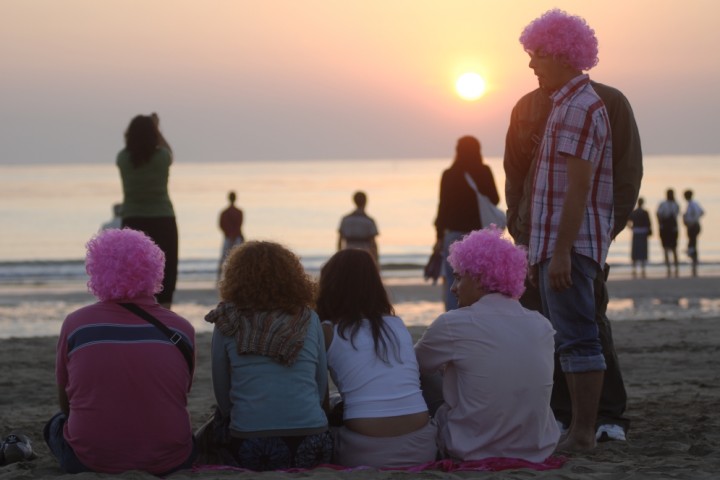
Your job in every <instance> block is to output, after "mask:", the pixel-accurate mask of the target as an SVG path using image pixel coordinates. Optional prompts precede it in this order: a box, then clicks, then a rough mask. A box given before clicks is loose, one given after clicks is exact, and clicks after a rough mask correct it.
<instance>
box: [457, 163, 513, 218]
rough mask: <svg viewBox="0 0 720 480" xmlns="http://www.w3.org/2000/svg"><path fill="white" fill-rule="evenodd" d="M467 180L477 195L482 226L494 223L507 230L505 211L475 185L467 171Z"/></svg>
mask: <svg viewBox="0 0 720 480" xmlns="http://www.w3.org/2000/svg"><path fill="white" fill-rule="evenodd" d="M465 181H466V182H467V183H468V185H470V188H472V189H473V191H474V192H475V195H476V196H477V202H478V210H479V211H480V224H481V225H482V227H483V228H487V227H489V226H490V224H491V223H494V224H495V226H496V227H497V228H499V229H500V230H505V227H506V226H507V218H506V217H505V212H503V211H502V210H500V209H499V208H497V207H496V206H495V205H493V204H492V202H491V201H490V199H489V198H487V197H486V196H485V195H483V194H482V193H480V190H478V188H477V185H475V180H473V179H472V177H471V176H470V174H469V173H467V172H465Z"/></svg>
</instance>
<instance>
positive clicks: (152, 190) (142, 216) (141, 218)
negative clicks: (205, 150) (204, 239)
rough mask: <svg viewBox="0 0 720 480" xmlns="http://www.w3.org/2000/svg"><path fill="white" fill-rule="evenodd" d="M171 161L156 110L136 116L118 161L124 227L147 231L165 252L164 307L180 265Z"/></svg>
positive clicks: (161, 299) (169, 303) (160, 295)
mask: <svg viewBox="0 0 720 480" xmlns="http://www.w3.org/2000/svg"><path fill="white" fill-rule="evenodd" d="M172 162H173V153H172V149H171V148H170V145H169V144H168V142H167V141H166V140H165V137H164V136H163V134H162V132H160V118H159V117H158V115H157V113H153V114H151V115H138V116H136V117H135V118H133V119H132V120H131V121H130V125H129V126H128V128H127V130H126V131H125V148H123V149H122V150H121V151H120V153H118V155H117V161H116V164H117V166H118V169H119V170H120V178H121V180H122V188H123V196H124V198H123V206H122V211H123V214H122V215H123V220H122V226H123V228H132V229H133V230H139V231H141V232H145V233H146V234H147V235H148V236H149V237H150V238H152V239H153V241H154V242H155V243H156V244H157V245H158V246H159V247H160V249H162V251H163V252H164V253H165V272H164V277H163V284H162V290H161V291H160V293H158V294H157V300H158V302H159V303H160V304H161V305H162V306H163V307H165V308H170V307H171V306H172V300H173V295H174V293H175V284H176V283H177V268H178V230H177V223H176V221H175V210H174V209H173V205H172V202H171V201H170V195H169V194H168V179H169V176H170V165H172Z"/></svg>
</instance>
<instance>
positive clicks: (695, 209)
mask: <svg viewBox="0 0 720 480" xmlns="http://www.w3.org/2000/svg"><path fill="white" fill-rule="evenodd" d="M684 196H685V200H686V201H687V209H686V210H685V213H683V223H684V224H685V227H686V228H687V236H688V249H687V254H688V256H689V257H690V259H692V276H693V277H697V266H698V252H697V237H698V235H700V217H702V216H703V215H704V214H705V211H704V210H703V209H702V207H701V206H700V204H699V203H697V202H696V201H695V200H693V191H692V190H685V193H684Z"/></svg>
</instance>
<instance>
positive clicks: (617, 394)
mask: <svg viewBox="0 0 720 480" xmlns="http://www.w3.org/2000/svg"><path fill="white" fill-rule="evenodd" d="M609 273H610V267H609V266H606V267H605V271H604V272H603V273H601V274H600V275H598V276H597V278H596V279H595V284H594V285H593V287H594V291H595V321H596V322H597V325H598V329H599V331H600V344H601V345H602V349H603V355H604V356H605V363H606V365H607V370H606V371H605V379H604V381H603V387H602V392H601V395H600V406H599V409H598V418H597V425H603V424H614V425H620V426H621V427H623V429H624V430H625V431H627V430H628V428H629V427H630V420H629V419H627V418H625V417H623V414H624V413H625V409H626V407H627V392H626V391H625V382H624V381H623V378H622V373H621V372H620V364H619V362H618V358H617V353H615V344H614V343H613V337H612V328H611V327H610V321H609V320H608V318H607V315H606V313H607V306H608V302H609V297H608V291H607V285H606V282H607V278H608V274H609ZM525 283H526V285H525V286H526V289H525V293H524V294H523V296H522V297H521V298H520V303H522V305H523V306H524V307H525V308H527V309H530V310H536V311H538V312H542V303H541V301H540V291H539V290H538V289H537V287H534V286H533V285H531V284H530V282H525ZM550 406H551V408H552V410H553V413H554V414H555V418H556V419H558V420H559V421H561V422H562V423H564V424H565V425H566V426H569V425H570V422H571V421H572V403H571V401H570V392H569V391H568V386H567V381H566V379H565V374H564V373H563V371H562V369H561V368H560V361H559V357H558V355H557V352H556V353H555V372H554V378H553V391H552V398H551V400H550Z"/></svg>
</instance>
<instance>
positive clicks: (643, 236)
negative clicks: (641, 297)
mask: <svg viewBox="0 0 720 480" xmlns="http://www.w3.org/2000/svg"><path fill="white" fill-rule="evenodd" d="M644 204H645V200H643V199H642V198H638V201H637V208H636V209H635V210H633V211H632V213H630V217H629V218H628V225H630V228H632V247H631V249H630V258H631V259H632V276H633V278H636V277H637V265H638V264H640V276H641V277H642V278H645V264H646V263H647V259H648V237H649V236H650V235H652V225H651V224H650V214H649V213H648V211H647V210H645V209H644V208H643V205H644Z"/></svg>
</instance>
